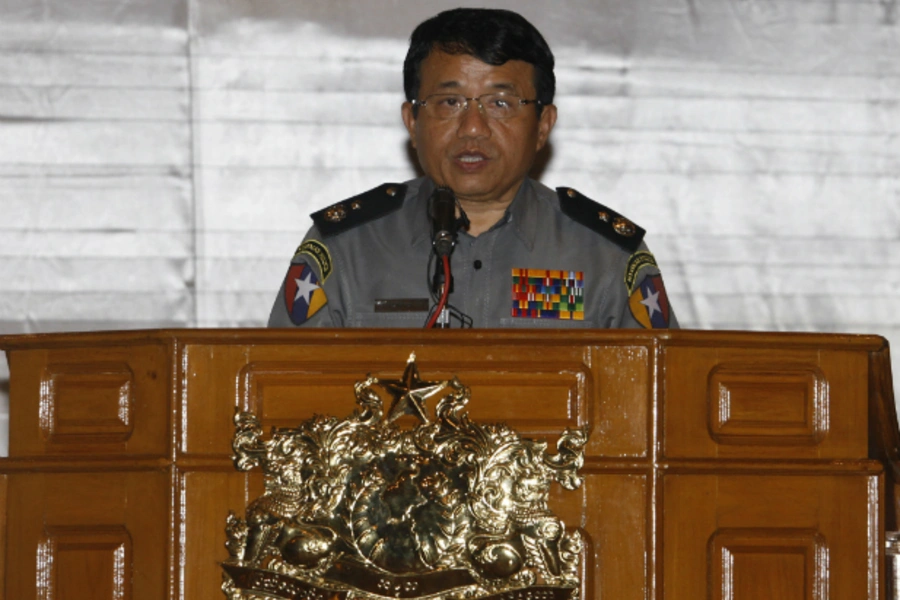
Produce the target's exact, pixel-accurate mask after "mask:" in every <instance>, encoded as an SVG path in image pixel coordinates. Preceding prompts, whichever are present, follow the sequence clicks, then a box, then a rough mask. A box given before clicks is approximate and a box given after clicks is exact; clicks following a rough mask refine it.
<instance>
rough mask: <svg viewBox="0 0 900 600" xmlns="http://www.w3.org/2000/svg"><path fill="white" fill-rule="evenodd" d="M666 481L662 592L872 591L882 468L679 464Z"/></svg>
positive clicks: (873, 594)
mask: <svg viewBox="0 0 900 600" xmlns="http://www.w3.org/2000/svg"><path fill="white" fill-rule="evenodd" d="M663 487H664V489H663V498H664V519H663V546H664V548H665V554H664V559H663V591H664V595H665V598H666V600H696V599H697V598H729V597H731V598H735V599H736V600H740V599H742V598H785V599H792V598H798V599H802V600H806V599H809V600H818V599H820V598H822V599H824V598H872V599H873V600H874V598H877V584H876V587H875V588H874V589H873V587H872V585H873V582H874V581H876V580H877V573H878V572H880V571H879V569H880V566H878V565H876V564H874V562H875V561H871V560H870V557H871V556H873V555H874V554H875V553H876V552H877V548H876V544H877V539H878V533H877V527H878V523H879V518H878V514H877V513H878V506H877V501H874V500H875V498H877V497H878V496H877V493H878V491H877V490H878V487H879V486H878V476H876V475H867V474H858V475H852V474H846V475H837V476H829V475H780V474H775V473H772V474H768V475H762V474H759V475H682V474H678V475H666V476H665V477H664V478H663ZM726 552H727V553H728V554H730V557H731V561H732V566H731V572H730V573H728V572H727V569H726V568H724V567H723V565H722V560H723V557H724V556H726ZM826 558H827V575H826V571H823V570H822V569H823V565H824V564H825V563H823V562H822V561H824V560H826ZM817 565H818V566H817ZM817 569H818V570H817ZM754 573H755V577H754ZM810 573H812V576H808V575H809V574H810ZM729 584H730V586H731V587H729V586H728V585H729ZM826 588H827V590H828V594H827V595H824V596H823V595H822V592H823V590H825V589H826ZM751 590H753V591H754V593H749V591H751ZM758 590H776V591H778V590H787V591H791V592H792V594H791V595H779V594H778V593H773V594H771V595H769V594H767V593H763V594H757V593H756V592H755V591H758ZM742 591H743V592H747V593H745V594H744V595H742V594H741V592H742ZM794 594H799V595H794Z"/></svg>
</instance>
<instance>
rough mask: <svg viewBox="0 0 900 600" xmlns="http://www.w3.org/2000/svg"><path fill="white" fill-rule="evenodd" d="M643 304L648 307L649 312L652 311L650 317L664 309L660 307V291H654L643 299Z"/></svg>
mask: <svg viewBox="0 0 900 600" xmlns="http://www.w3.org/2000/svg"><path fill="white" fill-rule="evenodd" d="M641 304H643V305H644V306H646V307H647V312H649V313H650V318H651V319H652V318H653V314H654V313H661V312H662V309H661V308H660V307H659V292H653V293H652V294H650V295H649V296H647V297H646V298H644V299H643V300H641Z"/></svg>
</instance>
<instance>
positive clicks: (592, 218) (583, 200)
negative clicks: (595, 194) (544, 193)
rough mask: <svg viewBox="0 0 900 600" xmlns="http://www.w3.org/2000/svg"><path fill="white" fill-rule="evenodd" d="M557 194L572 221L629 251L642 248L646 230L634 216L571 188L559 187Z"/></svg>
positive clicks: (565, 212)
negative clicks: (631, 217) (631, 216)
mask: <svg viewBox="0 0 900 600" xmlns="http://www.w3.org/2000/svg"><path fill="white" fill-rule="evenodd" d="M542 187H543V186H542ZM548 191H549V190H548ZM555 196H556V198H557V200H558V201H559V209H560V211H561V212H562V214H564V215H565V216H566V217H568V218H569V219H571V220H572V221H575V222H577V223H579V224H580V225H583V226H585V227H587V228H588V229H590V230H592V231H594V232H595V233H597V234H599V235H601V236H602V237H604V238H605V239H607V240H609V241H611V242H613V243H614V244H616V245H617V246H619V247H621V248H623V249H624V250H627V251H628V252H635V251H636V250H637V249H638V248H640V246H641V242H642V241H643V239H644V234H645V233H646V231H645V230H644V229H643V228H642V227H639V226H638V225H637V224H636V223H634V221H632V220H631V219H629V218H627V217H625V216H624V215H622V214H621V213H619V212H616V211H615V210H613V209H611V208H609V207H607V206H604V205H603V204H600V203H599V202H597V201H595V200H591V199H590V198H588V197H587V196H585V195H584V194H582V193H581V192H578V191H577V190H575V189H574V188H571V187H559V188H556V194H555Z"/></svg>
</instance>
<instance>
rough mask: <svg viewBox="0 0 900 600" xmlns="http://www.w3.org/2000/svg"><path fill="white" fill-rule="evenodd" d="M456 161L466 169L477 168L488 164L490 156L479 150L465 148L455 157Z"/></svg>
mask: <svg viewBox="0 0 900 600" xmlns="http://www.w3.org/2000/svg"><path fill="white" fill-rule="evenodd" d="M453 158H454V160H455V161H456V163H457V164H458V165H459V166H460V167H462V168H463V169H466V170H471V169H475V168H478V167H481V166H483V165H485V164H487V162H488V160H489V158H488V156H487V155H486V154H485V153H483V152H481V151H478V150H465V151H463V152H460V153H459V154H457V155H456V156H454V157H453Z"/></svg>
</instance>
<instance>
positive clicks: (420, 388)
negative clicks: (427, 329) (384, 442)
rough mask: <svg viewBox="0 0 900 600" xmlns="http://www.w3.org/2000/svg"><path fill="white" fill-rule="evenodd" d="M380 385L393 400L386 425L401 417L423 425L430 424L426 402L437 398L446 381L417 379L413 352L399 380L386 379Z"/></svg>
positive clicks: (417, 371)
mask: <svg viewBox="0 0 900 600" xmlns="http://www.w3.org/2000/svg"><path fill="white" fill-rule="evenodd" d="M381 384H382V385H383V386H384V389H385V390H387V392H388V393H389V394H390V395H391V397H392V398H393V399H394V400H393V402H392V403H391V409H390V411H388V416H387V422H388V423H392V422H394V421H395V420H397V419H399V418H400V417H402V416H403V415H413V416H414V417H418V418H419V420H420V421H422V422H423V423H430V422H431V419H430V418H429V417H428V410H427V407H426V401H427V400H428V399H429V398H432V397H434V396H437V395H438V394H440V393H441V392H442V391H443V390H444V388H446V387H447V382H446V381H422V380H421V379H420V378H419V367H418V366H416V353H415V352H413V353H412V354H410V355H409V360H407V361H406V369H405V370H404V371H403V377H402V378H401V379H388V380H385V381H382V382H381Z"/></svg>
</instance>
